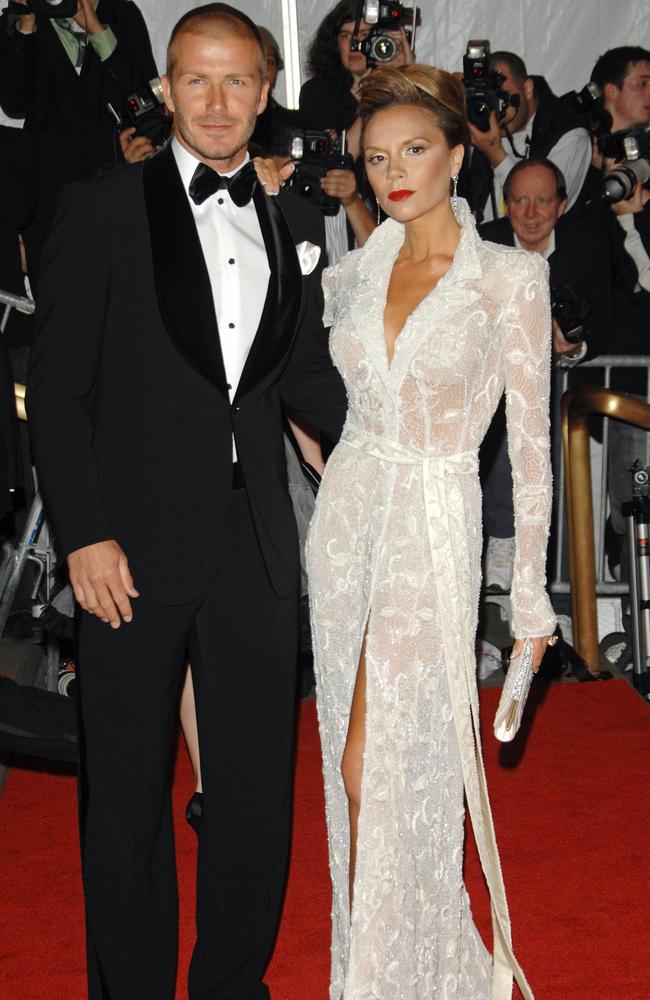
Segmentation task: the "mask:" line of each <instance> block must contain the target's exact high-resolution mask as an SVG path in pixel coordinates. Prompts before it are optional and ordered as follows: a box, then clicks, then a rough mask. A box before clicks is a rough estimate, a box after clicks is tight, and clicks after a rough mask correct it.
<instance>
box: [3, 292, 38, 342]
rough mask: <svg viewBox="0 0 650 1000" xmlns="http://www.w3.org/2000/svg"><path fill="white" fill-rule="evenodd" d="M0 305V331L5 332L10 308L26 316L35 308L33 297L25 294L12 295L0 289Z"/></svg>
mask: <svg viewBox="0 0 650 1000" xmlns="http://www.w3.org/2000/svg"><path fill="white" fill-rule="evenodd" d="M0 305H2V306H4V309H3V310H2V319H0V333H4V332H5V330H6V328H7V323H8V322H9V314H10V312H11V310H12V309H15V310H16V312H19V313H24V314H25V315H26V316H31V315H32V313H33V312H34V310H35V309H36V305H35V303H34V300H33V299H28V298H27V296H26V295H13V294H12V293H11V292H2V291H0Z"/></svg>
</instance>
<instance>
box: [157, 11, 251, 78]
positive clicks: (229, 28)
mask: <svg viewBox="0 0 650 1000" xmlns="http://www.w3.org/2000/svg"><path fill="white" fill-rule="evenodd" d="M184 32H188V33H189V34H194V35H207V36H208V37H209V38H250V39H252V40H253V41H255V42H257V44H258V45H259V49H260V67H261V69H262V77H266V53H265V52H264V42H263V41H262V36H261V34H260V31H259V28H258V27H257V25H256V24H255V22H254V21H251V19H250V17H247V15H246V14H244V13H242V11H240V10H237V9H236V8H235V7H231V6H230V4H227V3H206V4H204V5H203V6H202V7H194V8H193V9H192V10H188V12H187V13H186V14H183V16H182V17H181V18H180V19H179V20H178V21H177V22H176V24H175V25H174V27H173V29H172V33H171V36H170V39H169V44H168V46H167V73H168V74H171V71H172V69H173V65H174V58H173V47H174V40H175V39H176V38H177V37H178V35H180V34H183V33H184Z"/></svg>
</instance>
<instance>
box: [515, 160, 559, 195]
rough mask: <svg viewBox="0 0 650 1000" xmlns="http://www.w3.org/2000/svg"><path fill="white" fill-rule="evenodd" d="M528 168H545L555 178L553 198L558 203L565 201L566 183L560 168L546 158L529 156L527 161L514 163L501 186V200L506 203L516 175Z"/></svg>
mask: <svg viewBox="0 0 650 1000" xmlns="http://www.w3.org/2000/svg"><path fill="white" fill-rule="evenodd" d="M528 167H546V169H547V170H550V171H551V173H552V174H553V177H554V178H555V197H556V198H557V199H558V201H566V197H567V194H566V181H565V179H564V174H563V173H562V171H561V170H560V168H559V167H558V166H557V165H556V164H555V163H553V161H552V160H547V159H546V157H542V156H531V157H530V159H528V160H519V161H518V162H517V163H515V165H514V167H513V168H512V170H511V171H510V173H509V174H508V176H507V177H506V179H505V181H504V184H503V200H504V201H506V202H507V201H508V196H509V194H510V188H511V187H512V182H513V180H514V178H515V177H516V176H517V174H520V173H521V172H522V170H526V169H527V168H528Z"/></svg>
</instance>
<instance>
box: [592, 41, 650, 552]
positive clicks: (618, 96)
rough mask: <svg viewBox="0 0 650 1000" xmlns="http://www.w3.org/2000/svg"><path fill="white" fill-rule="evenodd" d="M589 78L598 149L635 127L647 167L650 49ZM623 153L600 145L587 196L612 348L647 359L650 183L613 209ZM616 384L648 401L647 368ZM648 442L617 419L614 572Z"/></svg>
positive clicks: (617, 376) (614, 56)
mask: <svg viewBox="0 0 650 1000" xmlns="http://www.w3.org/2000/svg"><path fill="white" fill-rule="evenodd" d="M591 79H592V80H593V81H594V82H595V83H597V84H598V85H599V87H600V88H601V91H602V105H603V108H604V109H605V110H606V111H608V112H609V114H610V115H611V118H612V125H611V133H612V134H611V135H609V136H601V137H600V139H599V141H600V144H601V145H603V146H605V149H606V150H607V149H609V148H611V147H612V146H614V147H615V148H616V147H617V146H618V147H622V140H623V138H624V133H625V131H627V130H630V129H632V130H634V131H635V132H636V133H637V134H638V137H639V140H640V144H641V146H642V147H644V148H642V149H641V150H640V152H641V161H643V160H645V161H646V164H647V161H648V152H650V150H649V148H648V147H649V146H650V143H649V141H648V139H649V137H648V135H647V133H646V134H644V129H645V128H647V127H648V126H649V125H650V51H648V50H647V49H644V48H640V47H638V46H621V47H619V48H615V49H610V50H609V51H607V52H605V53H604V54H603V55H602V56H601V57H600V58H599V59H598V61H597V62H596V65H595V66H594V68H593V71H592V73H591ZM639 126H640V128H639ZM635 127H636V128H635ZM621 133H623V135H621ZM617 140H618V141H617ZM622 152H623V150H622V149H620V148H619V153H618V155H617V156H614V157H612V158H605V157H604V156H603V154H602V153H601V151H600V149H599V147H598V143H596V142H594V162H593V167H592V169H591V171H590V173H589V177H588V180H587V183H586V184H585V190H584V192H583V196H584V198H585V213H586V214H589V215H591V217H592V218H594V219H600V220H601V224H602V226H603V228H604V229H605V230H606V232H607V234H608V238H609V241H610V247H611V255H612V259H613V263H614V269H615V284H614V302H613V339H612V342H613V344H614V345H615V350H616V353H617V354H627V355H649V354H650V338H649V336H648V332H649V330H650V191H648V189H647V187H646V185H644V184H641V183H637V184H636V185H634V186H633V190H632V191H631V194H630V196H629V197H627V198H620V200H614V201H611V199H609V201H610V203H608V200H606V199H604V198H603V190H604V186H605V184H606V176H607V175H610V176H611V175H612V172H613V171H614V170H616V169H617V168H618V167H619V166H621V165H623V166H624V165H625V164H624V163H622V164H621V161H622V160H623V156H622V155H621V153H622ZM611 386H612V388H613V389H616V390H618V391H621V392H626V393H630V394H632V395H636V396H639V397H640V398H642V399H645V398H646V393H647V377H646V371H645V369H644V368H641V367H639V368H637V369H635V368H623V369H620V370H619V371H614V372H612V378H611ZM647 441H648V435H647V433H646V432H645V431H642V430H640V429H638V428H636V427H632V426H630V425H628V424H624V423H621V422H620V421H617V420H613V421H611V424H610V438H609V467H608V490H609V501H610V522H611V527H612V529H613V533H611V534H610V535H609V536H608V556H609V561H610V566H615V565H616V564H617V562H618V561H619V559H620V557H621V550H624V545H623V539H624V535H625V520H624V518H623V516H622V513H621V503H622V502H623V501H624V500H627V499H629V497H630V495H631V488H632V487H631V477H630V472H629V470H630V468H631V466H632V465H633V463H634V462H635V460H637V459H640V460H641V462H642V464H645V463H646V447H647ZM617 536H618V538H617Z"/></svg>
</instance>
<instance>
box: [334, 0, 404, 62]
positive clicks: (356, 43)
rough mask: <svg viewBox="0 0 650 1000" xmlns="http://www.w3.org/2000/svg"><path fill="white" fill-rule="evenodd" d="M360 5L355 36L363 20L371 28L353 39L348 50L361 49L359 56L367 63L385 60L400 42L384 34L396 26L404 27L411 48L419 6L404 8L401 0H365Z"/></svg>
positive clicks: (393, 52)
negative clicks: (395, 0)
mask: <svg viewBox="0 0 650 1000" xmlns="http://www.w3.org/2000/svg"><path fill="white" fill-rule="evenodd" d="M359 8H360V9H359V10H358V12H357V23H356V27H355V35H356V33H357V31H358V28H359V24H360V23H361V21H362V20H363V21H365V22H366V23H367V24H372V25H373V27H372V28H371V30H370V32H369V34H368V37H367V38H364V39H359V38H352V41H351V42H350V51H351V52H360V53H361V55H363V56H365V57H366V63H367V64H368V66H377V65H381V64H383V63H388V62H390V61H391V60H392V59H394V58H395V56H396V55H397V52H398V48H399V42H398V41H397V40H396V39H395V38H392V37H391V36H390V35H387V34H386V32H387V31H397V30H398V29H399V28H404V30H405V31H406V34H407V38H408V40H409V45H410V46H411V48H412V49H413V48H414V47H415V29H416V26H417V25H418V24H419V23H420V10H419V8H418V7H406V6H405V5H404V4H401V3H382V2H381V0H368V2H367V3H361V4H359Z"/></svg>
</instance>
